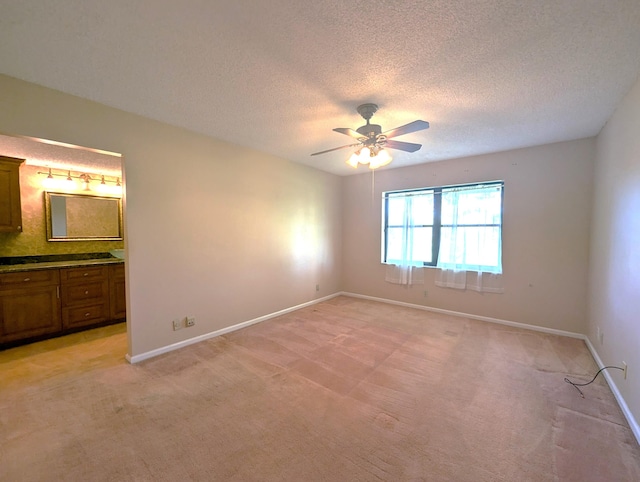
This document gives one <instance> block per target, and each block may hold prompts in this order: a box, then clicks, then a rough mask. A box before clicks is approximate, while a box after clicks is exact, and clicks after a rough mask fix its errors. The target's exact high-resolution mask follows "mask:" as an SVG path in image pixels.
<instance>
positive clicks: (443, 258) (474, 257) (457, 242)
mask: <svg viewBox="0 0 640 482" xmlns="http://www.w3.org/2000/svg"><path fill="white" fill-rule="evenodd" d="M503 191H504V182H503V181H492V182H485V183H479V184H467V185H459V186H443V187H433V188H425V189H415V190H410V191H390V192H385V193H383V195H384V203H383V225H384V232H383V246H382V262H383V263H388V264H398V265H400V266H437V267H439V268H447V269H456V270H467V271H485V272H491V273H500V272H502V204H503Z"/></svg>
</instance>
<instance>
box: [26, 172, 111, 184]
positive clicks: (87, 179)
mask: <svg viewBox="0 0 640 482" xmlns="http://www.w3.org/2000/svg"><path fill="white" fill-rule="evenodd" d="M38 174H42V175H45V176H47V179H53V178H54V176H58V177H64V178H66V180H67V181H72V180H73V179H80V180H81V181H82V182H84V183H86V184H89V182H91V181H93V180H100V184H107V183H112V184H115V185H116V186H122V184H121V183H120V178H119V177H118V178H116V180H115V181H114V180H112V179H105V176H104V174H95V176H96V177H91V175H90V174H86V173H79V174H78V175H77V176H74V175H71V171H70V170H67V173H66V174H59V173H57V172H52V170H51V168H49V170H48V171H47V172H42V171H38Z"/></svg>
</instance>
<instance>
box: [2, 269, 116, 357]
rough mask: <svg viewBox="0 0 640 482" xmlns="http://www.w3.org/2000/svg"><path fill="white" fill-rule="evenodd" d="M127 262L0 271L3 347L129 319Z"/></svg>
mask: <svg viewBox="0 0 640 482" xmlns="http://www.w3.org/2000/svg"><path fill="white" fill-rule="evenodd" d="M124 283H125V280H124V264H101V265H90V266H84V267H74V268H47V269H34V270H28V271H17V272H11V273H0V348H3V345H6V346H13V345H15V344H21V343H25V342H29V341H35V340H37V339H43V338H49V337H51V336H55V335H62V334H65V333H71V332H73V331H78V330H82V329H87V328H92V327H96V326H100V325H104V324H108V323H116V322H119V321H123V320H124V319H125V318H126V316H127V312H126V309H127V308H126V299H125V298H126V296H125V284H124Z"/></svg>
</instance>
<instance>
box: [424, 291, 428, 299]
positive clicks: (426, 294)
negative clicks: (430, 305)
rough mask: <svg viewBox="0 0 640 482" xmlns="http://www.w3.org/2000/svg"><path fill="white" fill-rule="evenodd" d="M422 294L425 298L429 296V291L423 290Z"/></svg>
mask: <svg viewBox="0 0 640 482" xmlns="http://www.w3.org/2000/svg"><path fill="white" fill-rule="evenodd" d="M423 296H424V297H425V298H427V297H428V296H429V292H428V291H427V290H424V294H423Z"/></svg>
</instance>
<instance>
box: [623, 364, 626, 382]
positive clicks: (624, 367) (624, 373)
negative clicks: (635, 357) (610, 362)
mask: <svg viewBox="0 0 640 482" xmlns="http://www.w3.org/2000/svg"><path fill="white" fill-rule="evenodd" d="M622 368H623V369H624V370H622V376H623V377H624V379H625V380H626V379H627V364H626V362H622Z"/></svg>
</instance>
